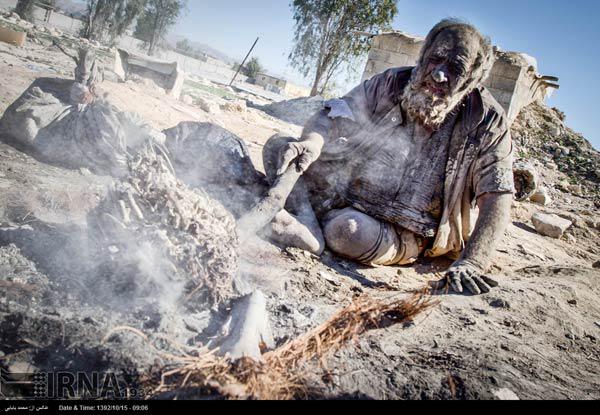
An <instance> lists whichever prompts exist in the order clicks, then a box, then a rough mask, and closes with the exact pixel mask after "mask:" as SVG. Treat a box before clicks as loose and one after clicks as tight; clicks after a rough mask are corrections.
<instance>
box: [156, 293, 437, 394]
mask: <svg viewBox="0 0 600 415" xmlns="http://www.w3.org/2000/svg"><path fill="white" fill-rule="evenodd" d="M435 304H436V302H435V301H434V300H432V299H431V297H429V296H426V295H425V294H415V295H413V296H412V297H410V298H408V299H404V300H402V299H399V298H398V297H396V298H393V299H386V300H376V299H373V298H370V297H368V296H362V297H360V298H358V299H356V300H355V301H354V302H353V303H352V304H350V305H349V306H348V307H346V308H345V309H343V310H341V311H339V312H338V313H337V314H335V315H334V316H333V317H332V318H331V319H330V320H329V321H327V322H326V323H324V324H322V325H321V326H319V327H317V328H315V329H314V330H312V331H310V332H308V333H307V334H305V335H303V336H301V337H299V338H297V339H295V340H293V341H291V342H290V343H287V344H285V345H283V346H282V347H280V348H278V349H276V350H274V351H271V352H268V353H266V354H264V355H263V361H262V362H260V363H258V362H254V361H253V360H250V359H242V360H240V361H237V362H231V361H229V360H228V359H226V358H222V357H219V356H217V355H216V353H215V352H209V351H207V350H198V351H197V352H196V353H193V354H187V353H186V354H184V355H182V356H177V357H176V356H169V357H170V358H171V359H172V361H173V364H174V366H175V367H174V368H173V369H172V370H170V371H167V372H165V373H163V375H162V378H161V383H160V385H159V386H158V388H156V390H155V393H156V394H157V395H160V394H164V393H166V392H172V391H177V390H184V389H185V390H188V389H190V388H198V394H199V395H201V394H202V393H206V394H211V393H212V394H217V395H218V396H222V397H225V398H228V399H261V400H287V399H297V398H306V397H308V396H309V394H310V387H309V382H308V378H307V376H306V373H307V372H306V369H305V368H306V365H307V364H309V363H314V362H319V363H320V364H321V367H323V368H324V367H325V359H326V358H327V357H328V356H329V355H331V354H332V353H334V352H335V351H337V350H339V349H341V348H342V347H344V346H345V345H346V344H348V343H349V342H350V341H352V340H355V339H356V338H357V337H358V336H360V335H362V334H364V333H366V332H367V331H369V330H374V329H379V328H384V327H389V326H392V325H395V324H401V323H406V322H409V321H411V320H412V319H413V318H414V317H416V316H417V315H418V314H420V313H422V312H423V311H425V310H427V309H428V308H430V307H432V306H433V305H435Z"/></svg>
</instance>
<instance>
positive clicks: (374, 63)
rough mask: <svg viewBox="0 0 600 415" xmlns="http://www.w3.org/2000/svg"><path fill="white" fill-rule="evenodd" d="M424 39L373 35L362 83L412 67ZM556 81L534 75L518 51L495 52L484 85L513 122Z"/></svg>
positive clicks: (394, 34) (532, 61) (531, 65)
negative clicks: (377, 76)
mask: <svg viewBox="0 0 600 415" xmlns="http://www.w3.org/2000/svg"><path fill="white" fill-rule="evenodd" d="M424 42H425V39H424V38H422V37H417V36H411V35H409V34H406V33H404V32H400V31H393V32H387V33H382V34H379V35H375V36H373V42H372V47H371V51H370V53H369V58H368V61H367V66H366V68H365V71H364V74H363V80H366V79H369V78H371V77H372V76H374V75H376V74H378V73H381V72H383V71H385V70H386V69H389V68H392V67H401V66H414V65H416V63H417V61H418V59H419V54H420V52H421V49H422V47H423V44H424ZM557 82H558V78H556V77H553V76H542V75H540V74H539V73H538V68H537V62H536V60H535V59H534V58H532V57H531V56H528V55H526V54H523V53H518V52H503V51H499V50H496V63H495V64H494V67H493V69H492V73H491V74H490V76H489V78H488V79H487V80H486V81H485V82H484V85H485V86H486V87H487V88H488V90H489V91H490V92H491V93H492V95H494V97H495V98H496V100H498V102H499V103H500V105H502V107H503V108H504V110H505V111H506V114H507V116H508V119H509V120H510V121H511V122H512V121H514V120H515V119H516V118H517V116H518V115H519V113H520V112H521V110H522V109H523V108H525V107H526V106H528V105H529V104H531V103H533V102H536V101H537V102H543V101H544V100H545V99H546V97H548V96H549V95H550V94H551V93H552V92H553V91H554V90H555V89H558V88H559V85H558V84H557Z"/></svg>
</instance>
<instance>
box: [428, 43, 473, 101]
mask: <svg viewBox="0 0 600 415" xmlns="http://www.w3.org/2000/svg"><path fill="white" fill-rule="evenodd" d="M477 47H478V45H477V44H476V42H475V39H474V38H473V36H467V35H465V34H463V33H460V32H458V33H457V32H456V31H446V32H444V33H441V34H440V35H439V36H438V38H437V39H436V41H435V43H434V44H433V45H432V47H431V48H430V49H429V51H428V52H427V55H426V56H425V59H424V61H423V67H424V72H423V74H422V75H423V78H424V79H421V87H422V88H424V89H425V90H426V91H428V92H429V93H431V94H432V95H433V96H435V97H438V98H441V99H444V98H447V97H448V96H449V95H451V94H453V93H455V92H456V91H457V90H458V89H459V88H460V86H462V85H463V84H464V82H465V80H466V78H468V75H469V73H470V69H471V67H472V65H473V64H474V61H475V58H476V56H477Z"/></svg>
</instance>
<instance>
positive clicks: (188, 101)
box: [181, 95, 194, 105]
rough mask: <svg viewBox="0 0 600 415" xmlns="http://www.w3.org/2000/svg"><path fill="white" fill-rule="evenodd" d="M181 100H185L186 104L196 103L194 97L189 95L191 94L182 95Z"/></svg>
mask: <svg viewBox="0 0 600 415" xmlns="http://www.w3.org/2000/svg"><path fill="white" fill-rule="evenodd" d="M181 102H183V103H184V104H186V105H193V104H194V99H193V98H192V97H191V96H189V95H182V96H181Z"/></svg>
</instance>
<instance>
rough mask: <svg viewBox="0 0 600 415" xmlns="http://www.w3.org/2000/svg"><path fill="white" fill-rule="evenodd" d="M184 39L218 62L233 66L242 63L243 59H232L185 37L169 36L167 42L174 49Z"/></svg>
mask: <svg viewBox="0 0 600 415" xmlns="http://www.w3.org/2000/svg"><path fill="white" fill-rule="evenodd" d="M183 39H188V41H189V42H190V44H191V45H192V46H193V47H194V49H197V50H199V51H200V52H202V53H205V54H207V55H208V56H210V57H212V58H215V59H218V60H220V61H223V62H225V63H228V64H230V65H233V64H234V63H240V61H241V59H235V58H232V57H231V56H228V55H227V54H225V53H223V52H221V51H220V50H217V49H215V48H213V47H211V46H208V45H206V44H204V43H201V42H197V41H194V40H192V39H189V38H186V37H184V36H179V35H173V34H172V35H169V36H168V37H167V42H168V43H169V45H170V46H172V47H173V48H174V47H175V45H176V44H177V42H179V41H181V40H183Z"/></svg>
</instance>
